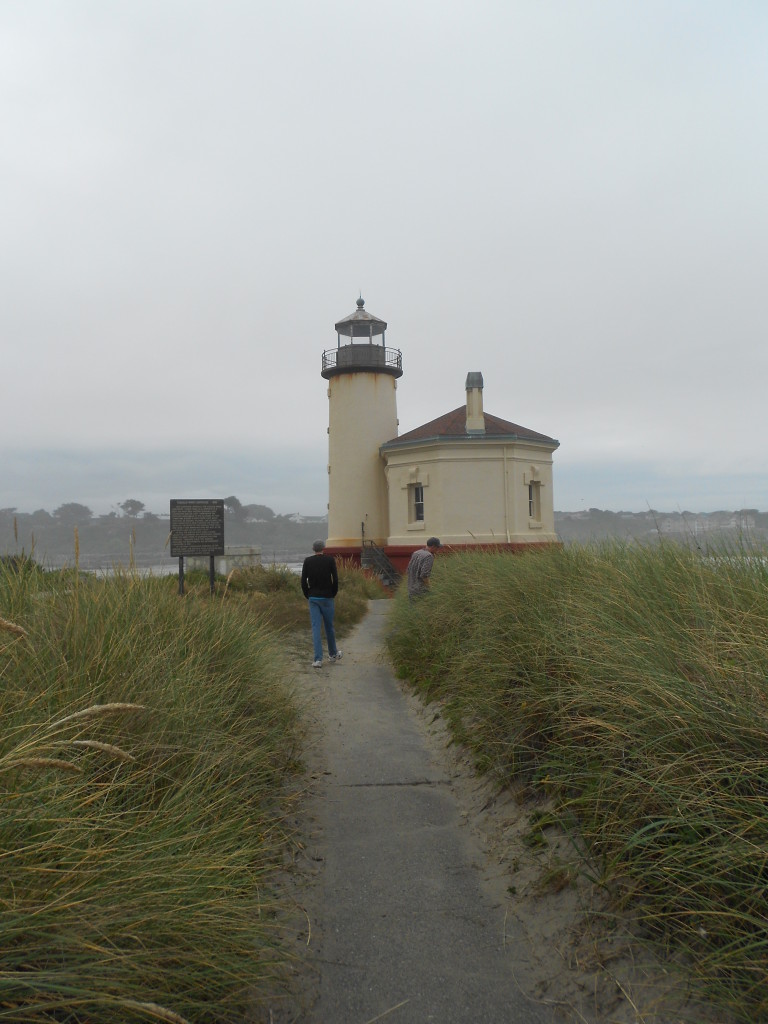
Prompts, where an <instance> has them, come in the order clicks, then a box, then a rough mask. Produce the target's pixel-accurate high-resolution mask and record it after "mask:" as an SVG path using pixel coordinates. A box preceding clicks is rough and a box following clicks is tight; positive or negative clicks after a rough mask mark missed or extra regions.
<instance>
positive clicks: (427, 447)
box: [385, 437, 557, 546]
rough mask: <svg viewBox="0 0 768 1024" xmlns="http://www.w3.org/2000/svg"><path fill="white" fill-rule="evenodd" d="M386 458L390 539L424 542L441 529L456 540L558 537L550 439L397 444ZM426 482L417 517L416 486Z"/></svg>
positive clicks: (396, 543) (445, 539)
mask: <svg viewBox="0 0 768 1024" xmlns="http://www.w3.org/2000/svg"><path fill="white" fill-rule="evenodd" d="M385 458H386V460H387V464H386V470H385V474H386V479H387V489H388V495H389V524H390V532H389V537H388V539H387V544H388V545H391V546H392V545H394V546H399V545H403V546H404V545H415V546H419V545H421V544H423V543H424V541H425V540H426V538H427V537H430V536H433V535H434V536H437V537H440V539H441V541H442V542H443V543H444V544H453V545H457V544H458V545H460V544H516V545H517V544H536V543H553V542H555V541H556V540H557V535H556V533H555V514H554V498H553V494H552V450H550V449H549V448H548V447H547V446H545V445H534V444H524V443H522V442H518V441H514V442H507V441H500V440H490V439H488V438H479V437H478V438H468V439H463V440H462V441H460V442H459V441H456V442H453V441H450V440H445V441H431V442H425V443H424V444H423V445H409V446H407V447H406V446H404V447H403V449H402V450H400V451H398V450H396V449H389V450H388V451H387V452H386V453H385ZM418 483H420V484H421V485H422V486H423V493H424V519H423V520H422V521H413V517H412V510H411V512H410V513H409V485H410V486H411V487H413V486H414V485H415V484H418ZM529 484H532V485H533V495H534V504H535V506H536V507H535V509H534V515H533V516H531V515H529Z"/></svg>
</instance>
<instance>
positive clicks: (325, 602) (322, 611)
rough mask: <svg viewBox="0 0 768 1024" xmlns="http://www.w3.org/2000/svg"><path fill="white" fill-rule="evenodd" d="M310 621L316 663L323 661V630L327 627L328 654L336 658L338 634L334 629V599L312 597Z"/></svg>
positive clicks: (310, 600) (310, 601)
mask: <svg viewBox="0 0 768 1024" xmlns="http://www.w3.org/2000/svg"><path fill="white" fill-rule="evenodd" d="M309 621H310V622H311V623H312V646H313V647H314V649H315V661H322V660H323V637H322V628H323V626H325V639H326V640H327V641H328V654H329V655H330V656H331V657H332V658H335V657H336V653H337V652H336V633H335V632H334V629H333V598H332V597H310V599H309Z"/></svg>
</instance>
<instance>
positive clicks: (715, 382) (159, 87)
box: [0, 0, 768, 512]
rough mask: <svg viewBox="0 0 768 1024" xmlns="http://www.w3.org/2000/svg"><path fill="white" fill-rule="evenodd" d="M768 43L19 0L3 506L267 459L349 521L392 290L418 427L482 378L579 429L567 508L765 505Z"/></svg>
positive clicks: (191, 6)
mask: <svg viewBox="0 0 768 1024" xmlns="http://www.w3.org/2000/svg"><path fill="white" fill-rule="evenodd" d="M766 41H768V8H765V7H764V6H763V5H758V4H750V3H747V4H737V5H730V6H728V8H727V9H726V8H725V7H724V6H723V5H722V4H719V3H714V2H700V3H697V4H696V5H690V4H687V3H673V4H670V3H668V2H667V0H664V2H661V0H658V2H657V0H642V2H641V0H632V2H629V3H626V4H622V5H616V6H612V5H606V4H604V3H598V2H596V0H595V2H590V0H586V2H583V3H580V4H578V5H567V6H566V5H559V4H553V3H548V2H542V3H536V4H530V3H523V2H514V0H513V2H502V0H494V2H490V0H480V2H478V3H475V4H471V5H470V4H460V3H451V2H449V3H441V4H435V3H431V2H427V3H420V4H412V3H406V2H405V0H395V2H393V3H388V4H387V5H384V6H379V7H375V6H374V5H369V4H359V3H355V2H353V0H329V2H328V3H324V4H317V3H310V2H309V0H289V2H287V3H285V4H280V5H278V4H253V3H251V2H250V0H248V2H246V0H230V2H228V3H226V4H214V3H210V2H205V0H197V2H184V3H182V2H181V0H161V2H156V0H152V2H149V0H133V2H131V3H130V4H127V3H126V4H109V5H104V4H101V3H98V2H95V0H65V2H64V3H61V4H58V5H45V4H40V3H35V2H32V3H30V2H26V0H25V2H20V0H8V2H6V3H4V4H3V6H2V9H0V62H1V64H2V67H3V69H4V77H5V83H6V88H5V90H4V91H3V93H2V95H1V96H0V114H1V115H2V118H3V124H4V126H5V135H6V140H7V145H6V146H4V147H3V151H2V153H1V154H0V173H1V174H2V178H3V182H4V186H3V189H2V190H0V217H1V218H2V223H3V234H4V245H3V247H2V250H0V337H2V367H3V380H4V384H5V386H4V389H3V391H4V393H3V402H2V404H1V405H0V460H1V461H2V470H3V473H2V483H0V490H1V491H2V493H3V494H5V495H6V497H5V498H1V497H0V504H2V505H13V504H18V505H19V506H24V505H28V504H34V503H35V500H37V499H35V500H33V498H32V496H33V495H37V494H42V493H51V494H52V493H53V492H52V491H51V486H52V485H53V482H54V481H55V480H60V485H61V487H62V488H66V487H67V485H68V484H71V486H78V487H79V486H80V483H81V482H82V486H83V487H86V486H88V488H89V492H88V493H85V492H83V491H79V492H77V493H75V492H73V491H71V490H66V493H64V490H62V491H61V492H60V493H59V495H58V497H51V499H50V500H49V501H42V500H41V504H43V505H48V504H50V503H51V501H52V502H54V503H60V502H61V501H64V500H83V501H85V499H86V498H88V497H90V501H91V502H93V503H94V504H96V503H97V500H101V501H102V502H105V501H106V502H109V501H114V500H123V499H124V497H126V496H129V492H131V491H134V492H141V490H142V487H141V484H142V481H143V483H144V488H143V490H144V494H145V495H149V494H150V493H156V494H157V495H158V500H160V496H161V495H164V494H165V492H166V488H165V487H164V485H163V484H162V483H161V482H160V483H156V481H162V476H163V473H164V472H166V473H171V472H174V470H173V468H172V467H173V466H174V465H176V466H178V465H179V464H181V462H183V461H184V460H183V459H181V457H180V454H179V453H183V452H185V453H186V455H187V462H186V463H185V464H187V465H189V466H192V467H195V468H193V469H191V470H190V472H189V475H188V476H187V477H186V478H184V479H180V478H178V477H176V478H175V480H176V481H178V482H177V483H175V484H174V486H182V485H183V486H184V487H185V489H186V490H187V492H188V493H191V488H194V489H195V490H196V492H198V493H202V492H203V491H205V492H211V491H214V492H215V491H216V490H217V489H218V488H220V487H221V486H223V485H224V479H222V478H221V476H217V475H216V473H215V468H216V466H217V465H218V464H220V463H218V462H217V460H216V459H215V458H212V459H211V460H210V461H209V462H206V463H205V466H206V468H205V470H204V472H203V471H202V470H200V471H198V469H197V463H195V460H194V453H196V452H198V451H200V450H211V451H215V452H222V451H233V452H237V453H238V456H237V460H236V461H237V462H238V464H250V463H251V460H253V465H254V466H258V465H262V464H263V463H262V462H260V460H261V459H263V458H264V456H263V454H262V453H263V451H264V450H265V448H267V449H268V450H269V453H270V461H269V465H270V466H271V467H272V469H271V470H270V473H271V476H270V477H269V478H270V479H271V480H273V481H274V483H273V484H270V485H269V489H270V490H271V493H272V494H273V496H274V505H275V506H279V505H280V503H281V502H283V501H285V502H286V506H287V507H285V508H284V509H281V508H279V507H278V508H277V510H278V511H282V510H284V511H289V510H293V509H292V506H293V505H294V504H296V502H301V501H304V500H305V499H304V495H305V494H306V502H307V507H306V508H304V509H302V510H303V511H306V512H312V511H315V510H317V509H318V508H319V509H320V510H322V509H323V508H324V507H325V501H326V500H327V489H326V484H327V481H326V477H325V447H324V446H325V427H326V425H327V400H326V396H325V383H324V382H323V380H322V379H321V378H320V375H319V370H320V355H321V353H322V350H323V349H324V348H329V347H332V346H333V345H335V343H336V337H335V334H334V331H333V324H334V323H335V321H336V320H337V319H339V318H340V317H342V316H344V315H346V314H347V313H349V312H351V311H352V309H353V308H354V300H355V299H356V297H357V294H358V289H361V290H362V292H363V295H364V297H365V299H366V304H367V308H369V309H370V310H371V311H372V312H374V313H375V314H376V315H378V316H381V317H383V318H384V319H386V320H388V321H389V324H390V329H389V331H388V335H387V341H388V343H389V344H391V345H393V346H395V347H399V348H401V349H402V351H403V364H404V369H405V373H404V376H403V378H402V380H401V382H400V388H399V390H398V404H399V414H400V421H401V429H403V430H407V429H410V428H411V427H413V426H416V425H418V424H419V423H423V422H426V421H427V420H429V419H431V418H433V417H434V416H437V415H439V414H441V413H442V412H445V411H447V410H448V409H451V408H454V407H455V406H456V405H458V404H460V403H461V401H462V400H463V382H464V378H465V376H466V373H467V372H468V371H469V370H480V371H481V372H483V374H484V377H485V380H486V392H485V404H486V408H487V409H488V410H489V411H491V412H493V413H494V414H496V415H499V416H502V417H504V418H506V419H510V420H513V421H515V422H519V423H522V424H525V425H527V426H530V427H532V428H533V429H536V430H540V431H543V432H545V433H548V434H551V435H553V436H555V437H557V438H559V440H560V441H561V449H560V451H559V452H558V453H557V454H556V457H555V459H556V467H557V468H556V472H555V489H556V493H555V505H556V507H558V508H567V507H579V505H577V504H574V502H576V500H577V498H581V497H583V498H584V504H586V505H587V506H600V507H608V508H617V509H618V508H627V509H638V510H639V509H642V508H644V507H646V506H645V497H644V496H643V495H644V492H650V491H652V490H654V489H656V490H657V492H662V491H663V492H664V494H665V495H666V496H667V497H668V499H669V502H668V505H669V507H676V506H677V505H678V504H686V503H687V502H688V500H689V499H686V497H685V496H686V495H690V496H691V498H690V503H691V504H695V500H694V499H697V500H698V501H699V502H701V503H706V504H707V505H709V504H710V503H711V504H712V505H713V507H730V506H732V505H734V506H735V505H738V504H744V505H746V506H760V505H761V504H762V505H763V507H766V502H765V501H764V500H763V498H764V490H765V488H764V485H763V479H764V478H765V477H766V476H768V450H767V449H766V446H765V444H764V440H763V438H764V435H765V432H766V427H767V426H768V423H767V422H766V420H767V419H768V416H767V415H766V412H765V411H764V410H765V407H766V405H765V401H764V397H763V394H762V391H763V381H764V380H765V379H766V371H767V370H768V365H767V364H768V354H767V352H768V350H767V349H766V346H765V344H764V341H763V338H764V332H765V327H764V323H765V312H764V307H765V302H764V296H763V293H764V283H763V282H764V279H765V268H766V265H767V263H768V260H767V257H768V230H767V229H768V223H767V222H768V215H767V206H768V204H767V201H766V195H765V187H764V182H765V180H766V178H768V137H767V136H766V133H765V132H764V131H762V130H760V126H761V125H762V124H764V123H765V119H766V110H765V106H766V100H765V97H766V96H768V66H767V65H766V62H765V60H764V54H765V45H766ZM8 382H11V386H10V387H9V386H8ZM96 445H98V446H101V448H103V449H104V450H105V451H113V450H114V451H133V450H139V451H142V452H147V453H149V454H148V455H147V456H146V457H144V456H142V459H141V460H138V468H137V469H136V470H135V471H134V468H133V466H132V465H131V464H126V463H124V462H122V461H121V460H119V459H118V460H117V461H116V465H117V466H118V467H119V469H120V472H121V473H124V474H125V475H124V476H122V477H118V476H116V475H115V473H114V472H111V471H110V470H109V466H110V462H111V460H110V458H109V457H105V458H104V459H103V460H101V461H100V460H99V459H97V458H96V457H95V456H94V446H96ZM52 448H56V449H57V450H58V451H59V452H61V453H66V463H67V465H68V467H69V473H68V474H67V475H66V477H65V478H62V477H57V476H56V475H55V472H54V473H52V472H51V469H50V466H51V465H55V462H54V463H50V461H48V459H47V456H46V455H45V453H46V452H48V451H50V450H51V449H52ZM160 450H162V451H163V452H169V451H173V452H174V453H176V454H175V456H174V457H173V458H169V459H167V460H166V468H165V469H164V470H160V469H153V468H152V467H154V466H156V462H155V461H154V456H152V457H150V456H151V453H153V452H157V451H160ZM32 452H35V453H37V454H29V453H32ZM304 453H306V455H305V454H304ZM64 458H65V456H64V455H63V454H62V455H60V456H58V460H59V461H61V460H63V459H64ZM158 458H160V457H159V456H158ZM201 465H202V463H201ZM99 467H101V468H99ZM142 467H143V468H142ZM595 467H597V470H596V469H595ZM607 467H610V469H609V468H607ZM142 473H144V474H146V475H145V476H142V475H141V474H142ZM155 474H156V475H155ZM206 474H207V475H206ZM232 475H233V476H234V475H235V471H234V470H233V471H232ZM237 479H243V484H242V485H241V487H240V490H242V492H243V495H245V497H248V494H247V493H246V484H247V479H246V478H245V477H243V478H237ZM644 480H645V481H646V483H643V481H644ZM89 481H90V483H89ZM130 481H135V483H131V482H130ZM572 481H575V485H574V486H573V489H571V487H572ZM661 481H663V482H665V486H662V484H661V483H660V482H661ZM57 486H58V485H57ZM46 488H47V490H46ZM225 489H226V490H227V493H232V492H233V491H234V492H235V493H238V496H242V495H240V490H239V489H238V487H237V486H232V487H226V488H225ZM256 490H257V491H258V490H259V488H256ZM581 491H585V492H588V493H586V494H583V495H582V494H580V493H579V494H577V493H576V492H581ZM736 492H740V493H741V498H740V500H739V501H738V502H737V501H736V500H735V494H736ZM130 496H134V495H133V494H131V495H130ZM135 496H137V497H139V498H141V499H142V500H146V498H145V497H143V495H142V494H141V493H136V494H135ZM11 499H13V500H11ZM676 499H677V500H676ZM253 500H256V501H260V502H261V501H263V502H264V503H266V504H272V503H273V502H271V501H266V499H265V498H263V497H256V496H254V497H253ZM651 500H652V499H651ZM86 503H89V502H88V501H86ZM654 503H655V504H657V505H659V506H661V504H662V502H661V500H660V499H659V500H658V501H657V502H654ZM673 503H674V505H673ZM148 504H149V502H148ZM310 506H311V507H310ZM696 508H697V509H698V508H700V510H702V511H705V510H706V509H705V507H704V504H701V505H699V504H696Z"/></svg>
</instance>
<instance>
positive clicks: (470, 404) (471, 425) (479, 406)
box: [466, 373, 485, 434]
mask: <svg viewBox="0 0 768 1024" xmlns="http://www.w3.org/2000/svg"><path fill="white" fill-rule="evenodd" d="M466 388H467V433H468V434H484V433H485V416H484V415H483V375H482V373H468V374H467V384H466Z"/></svg>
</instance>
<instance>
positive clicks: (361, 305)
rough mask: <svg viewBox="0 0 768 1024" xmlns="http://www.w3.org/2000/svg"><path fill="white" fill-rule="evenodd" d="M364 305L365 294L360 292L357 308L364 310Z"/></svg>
mask: <svg viewBox="0 0 768 1024" xmlns="http://www.w3.org/2000/svg"><path fill="white" fill-rule="evenodd" d="M364 305H365V299H364V298H363V293H362V292H360V298H359V299H358V300H357V308H358V309H362V308H363V306H364Z"/></svg>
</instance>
